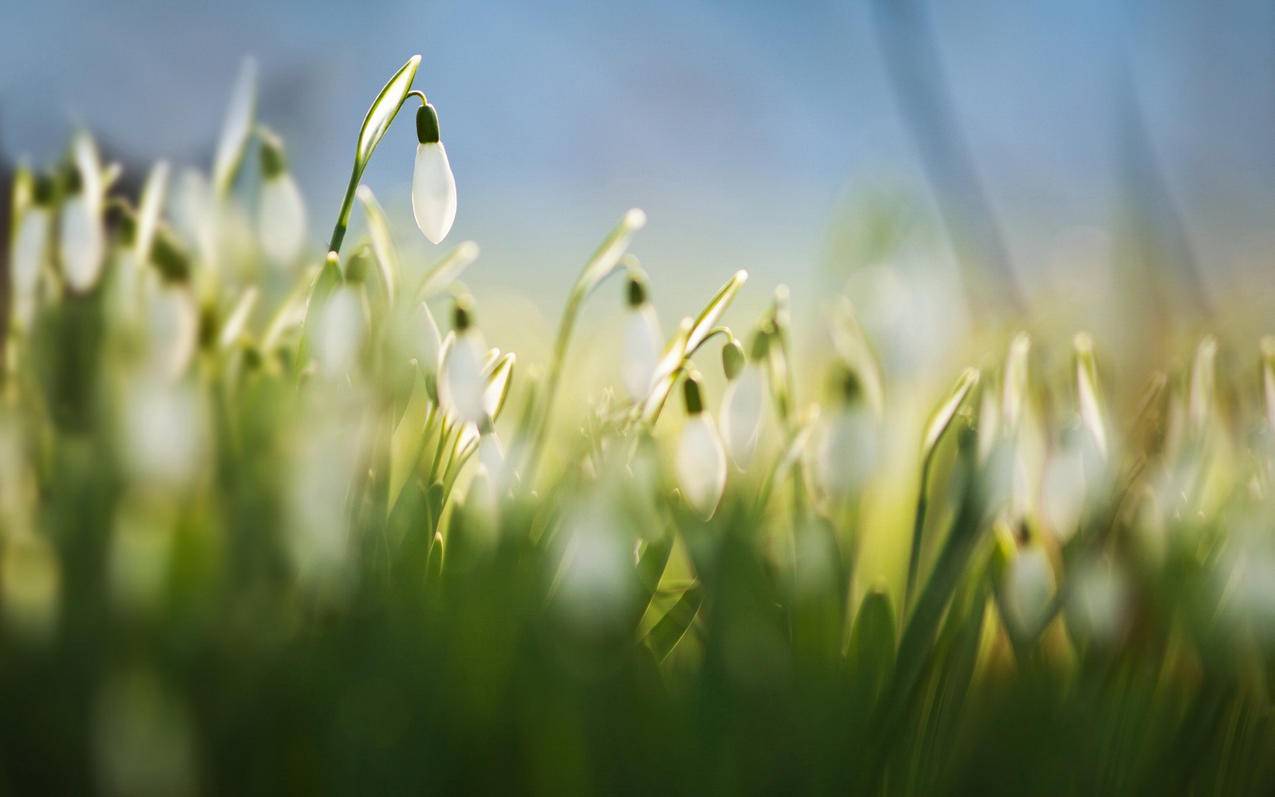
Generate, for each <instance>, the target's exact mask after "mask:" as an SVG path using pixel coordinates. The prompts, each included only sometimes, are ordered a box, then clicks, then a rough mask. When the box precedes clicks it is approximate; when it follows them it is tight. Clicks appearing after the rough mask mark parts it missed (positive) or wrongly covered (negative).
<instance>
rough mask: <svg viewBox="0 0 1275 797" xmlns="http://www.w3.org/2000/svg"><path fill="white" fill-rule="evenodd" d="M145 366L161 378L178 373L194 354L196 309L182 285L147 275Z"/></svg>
mask: <svg viewBox="0 0 1275 797" xmlns="http://www.w3.org/2000/svg"><path fill="white" fill-rule="evenodd" d="M145 322H146V346H147V365H148V367H149V368H150V370H151V371H152V373H154V374H156V375H158V376H159V377H162V378H167V379H173V378H176V377H177V376H180V375H181V374H182V373H183V372H184V371H185V370H186V366H187V365H188V364H189V363H190V360H191V358H192V357H193V356H194V354H195V347H196V345H197V344H198V342H199V341H198V338H199V310H198V308H196V306H195V299H194V297H193V296H192V295H191V294H190V292H189V291H188V290H186V289H184V288H180V287H176V286H172V285H166V284H164V283H163V282H161V281H160V280H159V279H158V278H156V277H155V276H153V274H152V275H151V276H150V277H149V280H148V282H147V283H146V292H145Z"/></svg>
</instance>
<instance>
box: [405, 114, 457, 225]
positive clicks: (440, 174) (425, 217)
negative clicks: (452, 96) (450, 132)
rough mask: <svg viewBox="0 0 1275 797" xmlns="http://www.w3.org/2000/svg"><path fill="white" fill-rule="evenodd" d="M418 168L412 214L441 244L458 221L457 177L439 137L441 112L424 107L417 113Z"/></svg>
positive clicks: (415, 177)
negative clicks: (439, 116) (453, 173)
mask: <svg viewBox="0 0 1275 797" xmlns="http://www.w3.org/2000/svg"><path fill="white" fill-rule="evenodd" d="M416 138H417V141H419V142H420V143H419V145H418V146H417V147H416V167H415V170H414V171H413V173H412V213H413V215H414V216H415V217H416V226H417V227H420V229H421V232H422V233H424V234H425V237H426V238H428V239H429V240H430V243H435V244H436V243H440V242H441V241H442V240H443V239H444V238H446V237H447V233H448V231H450V230H451V228H452V222H453V221H455V220H456V178H455V177H454V176H453V175H452V167H451V163H449V162H448V160H447V150H446V149H444V148H443V142H442V141H441V140H439V136H438V113H437V111H435V110H434V106H432V105H429V104H426V105H422V106H421V107H420V109H419V110H418V111H417V112H416Z"/></svg>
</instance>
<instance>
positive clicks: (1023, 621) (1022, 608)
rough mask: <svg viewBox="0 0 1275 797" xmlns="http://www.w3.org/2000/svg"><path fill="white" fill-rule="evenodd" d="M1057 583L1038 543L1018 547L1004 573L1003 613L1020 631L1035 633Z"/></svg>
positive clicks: (1041, 622)
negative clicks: (1022, 547) (1016, 553)
mask: <svg viewBox="0 0 1275 797" xmlns="http://www.w3.org/2000/svg"><path fill="white" fill-rule="evenodd" d="M1056 587H1057V585H1056V583H1055V581H1054V568H1053V566H1052V565H1051V564H1050V563H1049V557H1048V555H1046V553H1045V550H1044V549H1043V548H1041V547H1040V546H1039V545H1034V544H1033V545H1029V546H1028V547H1026V548H1024V549H1023V550H1021V551H1019V553H1018V555H1017V556H1015V557H1014V560H1013V561H1012V562H1011V563H1010V565H1009V571H1008V572H1007V573H1006V574H1005V613H1006V614H1007V615H1008V617H1007V619H1008V620H1009V621H1010V623H1011V624H1013V626H1014V628H1015V630H1016V631H1018V633H1020V634H1035V633H1037V632H1038V631H1040V630H1041V626H1042V624H1043V623H1044V622H1045V620H1046V619H1047V618H1048V616H1049V615H1048V613H1049V604H1050V602H1051V601H1052V600H1053V598H1054V592H1055V589H1056Z"/></svg>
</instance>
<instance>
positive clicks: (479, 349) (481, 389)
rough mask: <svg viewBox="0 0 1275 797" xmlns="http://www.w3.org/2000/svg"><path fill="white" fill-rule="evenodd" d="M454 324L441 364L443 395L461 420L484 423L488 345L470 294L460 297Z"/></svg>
mask: <svg viewBox="0 0 1275 797" xmlns="http://www.w3.org/2000/svg"><path fill="white" fill-rule="evenodd" d="M452 325H453V337H452V339H451V341H450V345H444V349H445V351H444V352H443V355H442V362H441V364H440V365H439V374H440V377H439V382H438V393H439V398H440V399H441V401H442V402H443V405H444V406H445V407H446V408H447V409H448V410H450V411H451V412H454V413H455V414H456V417H458V418H460V419H461V420H464V421H468V422H470V423H481V422H482V421H484V420H485V419H486V417H487V412H486V409H485V407H484V404H483V396H484V393H485V389H486V380H485V379H484V377H483V361H484V358H485V355H486V347H485V346H484V344H483V339H482V333H481V332H479V331H478V329H477V327H475V326H474V324H473V315H472V309H471V303H470V300H469V299H468V298H467V297H464V296H462V297H460V298H458V299H457V300H456V307H455V310H454V312H453V316H452Z"/></svg>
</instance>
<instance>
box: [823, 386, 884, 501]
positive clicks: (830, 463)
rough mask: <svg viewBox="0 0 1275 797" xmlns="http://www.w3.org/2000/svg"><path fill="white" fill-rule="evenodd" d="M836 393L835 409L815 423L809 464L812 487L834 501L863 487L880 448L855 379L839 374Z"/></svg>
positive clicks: (873, 420) (874, 423) (876, 430)
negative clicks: (812, 458) (812, 456)
mask: <svg viewBox="0 0 1275 797" xmlns="http://www.w3.org/2000/svg"><path fill="white" fill-rule="evenodd" d="M838 389H839V391H840V393H841V395H840V396H839V397H838V399H837V401H836V405H835V406H834V407H833V408H832V411H831V413H830V414H829V415H827V416H825V417H823V418H821V419H820V420H819V428H818V430H817V431H816V433H815V440H814V447H813V452H812V453H813V455H814V461H813V462H812V463H811V464H812V465H813V470H814V481H815V485H816V486H817V487H818V488H819V490H820V492H822V493H823V494H824V495H826V496H828V497H830V498H832V499H835V500H839V499H842V498H844V497H846V496H849V495H852V494H854V493H855V492H857V491H858V490H859V489H861V488H862V487H863V485H864V483H865V482H866V481H867V479H868V476H869V475H870V474H871V473H872V471H873V469H874V468H875V467H876V463H877V458H878V456H879V453H880V448H881V442H880V430H879V428H878V424H877V419H876V416H875V415H874V414H873V413H872V409H871V407H869V406H868V405H867V402H865V401H864V400H863V395H862V391H861V389H860V383H859V378H858V375H857V374H855V373H854V372H853V371H851V370H848V369H847V370H845V371H843V372H842V373H841V379H840V384H839V385H838Z"/></svg>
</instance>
